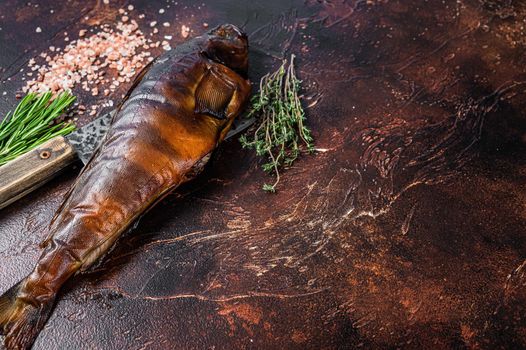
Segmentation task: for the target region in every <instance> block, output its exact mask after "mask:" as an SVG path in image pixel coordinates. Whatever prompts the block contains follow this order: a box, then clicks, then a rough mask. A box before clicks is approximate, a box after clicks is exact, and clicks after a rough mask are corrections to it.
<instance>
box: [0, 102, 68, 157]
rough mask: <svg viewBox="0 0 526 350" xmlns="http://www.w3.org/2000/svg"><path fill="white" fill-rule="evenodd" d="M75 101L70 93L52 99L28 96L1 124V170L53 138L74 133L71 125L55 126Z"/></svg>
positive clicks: (62, 123)
mask: <svg viewBox="0 0 526 350" xmlns="http://www.w3.org/2000/svg"><path fill="white" fill-rule="evenodd" d="M74 101H75V97H74V96H73V95H71V94H70V93H69V92H64V93H61V94H60V95H58V96H57V97H56V98H54V99H53V94H52V93H51V92H47V93H44V94H41V95H38V94H35V93H29V94H27V95H26V96H25V97H24V98H23V99H22V101H20V103H19V104H18V106H17V107H16V108H15V110H14V111H13V112H9V113H8V114H7V115H6V117H5V118H4V119H3V120H2V121H1V122H0V166H1V165H4V164H5V163H7V162H9V161H10V160H13V159H15V158H16V157H18V156H20V155H22V154H24V153H26V152H28V151H30V150H31V149H33V148H35V147H37V146H38V145H41V144H42V143H44V142H46V141H48V140H50V139H52V138H53V137H56V136H59V135H66V134H69V133H70V132H72V131H74V130H75V125H73V124H69V123H66V122H60V123H54V120H55V119H56V118H57V117H59V116H60V115H61V114H62V113H63V112H65V111H66V110H67V109H68V108H69V107H70V106H71V104H72V103H73V102H74Z"/></svg>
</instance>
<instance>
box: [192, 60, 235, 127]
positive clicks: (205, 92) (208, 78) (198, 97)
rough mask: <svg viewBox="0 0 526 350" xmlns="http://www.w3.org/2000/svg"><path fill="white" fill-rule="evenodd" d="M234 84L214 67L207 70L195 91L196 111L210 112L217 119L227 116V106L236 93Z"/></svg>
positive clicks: (201, 112) (200, 112)
mask: <svg viewBox="0 0 526 350" xmlns="http://www.w3.org/2000/svg"><path fill="white" fill-rule="evenodd" d="M234 91H235V87H234V86H233V84H232V83H231V82H230V81H228V80H225V78H224V77H221V76H220V75H219V74H218V73H216V72H215V71H214V69H213V68H212V69H210V70H208V71H207V73H206V74H205V76H204V77H203V79H201V82H200V83H199V85H198V86H197V89H196V91H195V112H196V113H199V114H209V115H211V116H212V117H214V118H217V119H225V118H226V108H227V106H228V104H229V103H230V101H231V99H232V96H233V95H234Z"/></svg>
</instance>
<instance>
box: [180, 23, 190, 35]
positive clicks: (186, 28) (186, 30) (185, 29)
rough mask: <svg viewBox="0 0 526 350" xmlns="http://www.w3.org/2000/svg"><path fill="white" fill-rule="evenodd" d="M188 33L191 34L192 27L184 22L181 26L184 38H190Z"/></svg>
mask: <svg viewBox="0 0 526 350" xmlns="http://www.w3.org/2000/svg"><path fill="white" fill-rule="evenodd" d="M188 35H190V28H189V27H187V26H185V25H184V24H183V25H182V26H181V36H182V37H183V38H188Z"/></svg>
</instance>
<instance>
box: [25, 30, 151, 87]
mask: <svg viewBox="0 0 526 350" xmlns="http://www.w3.org/2000/svg"><path fill="white" fill-rule="evenodd" d="M100 28H101V31H99V32H97V33H95V34H91V35H87V32H85V33H83V35H80V34H81V33H79V39H78V40H75V41H72V42H71V43H69V44H68V45H67V46H66V47H65V48H64V50H63V52H58V51H59V50H56V51H57V52H56V53H55V54H54V55H53V56H51V55H49V54H48V53H45V52H43V53H41V54H40V55H39V57H40V58H41V59H43V60H45V61H46V62H47V64H43V65H37V64H36V62H35V60H30V61H29V67H30V68H31V71H36V73H37V74H36V77H33V78H34V79H32V80H29V81H27V83H26V86H25V87H24V88H23V91H24V92H29V91H31V92H44V91H48V90H51V91H53V92H55V93H58V92H60V91H64V90H71V89H72V88H74V87H75V85H77V84H80V86H81V88H82V89H83V90H85V91H89V92H91V94H92V95H94V96H97V95H99V93H100V92H101V91H104V95H105V96H107V95H109V92H110V91H115V89H116V87H118V86H119V84H120V82H119V80H120V81H121V82H125V81H126V82H129V81H130V78H132V77H133V76H135V74H136V73H137V72H138V71H139V70H140V69H141V68H142V67H144V65H145V64H146V63H147V62H150V61H151V60H152V59H153V58H152V57H151V54H150V52H147V51H143V50H144V48H145V47H147V48H148V47H151V44H154V43H153V42H152V41H151V40H150V39H147V38H146V37H145V36H144V34H143V33H142V32H141V31H140V30H139V29H138V25H137V23H136V22H135V21H134V20H131V21H129V22H128V23H122V22H119V23H117V25H116V27H115V29H112V28H110V27H109V26H101V27H100ZM65 35H67V34H66V33H65ZM159 44H160V43H159V42H157V46H159ZM51 51H52V50H51ZM105 69H113V70H115V75H116V76H117V78H116V80H114V81H113V83H112V85H111V86H107V85H106V86H105V87H102V86H101V87H102V90H101V89H100V88H98V87H97V86H98V85H100V84H109V81H108V79H101V78H100V77H102V76H104V75H105V72H104V70H105ZM28 76H31V75H28Z"/></svg>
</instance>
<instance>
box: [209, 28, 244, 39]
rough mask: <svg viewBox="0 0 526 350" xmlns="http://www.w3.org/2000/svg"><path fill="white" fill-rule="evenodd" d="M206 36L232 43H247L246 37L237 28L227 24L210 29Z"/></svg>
mask: <svg viewBox="0 0 526 350" xmlns="http://www.w3.org/2000/svg"><path fill="white" fill-rule="evenodd" d="M208 35H210V36H217V37H220V38H224V39H225V40H229V41H232V42H236V41H243V42H247V35H246V34H245V33H243V32H242V31H241V29H239V28H238V27H237V26H235V25H233V24H230V23H227V24H222V25H220V26H219V27H216V28H214V29H212V30H211V31H210V32H209V33H208Z"/></svg>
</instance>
